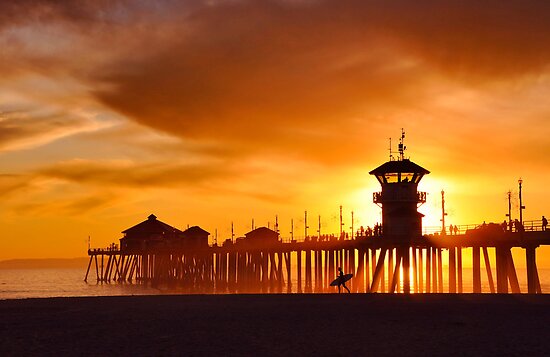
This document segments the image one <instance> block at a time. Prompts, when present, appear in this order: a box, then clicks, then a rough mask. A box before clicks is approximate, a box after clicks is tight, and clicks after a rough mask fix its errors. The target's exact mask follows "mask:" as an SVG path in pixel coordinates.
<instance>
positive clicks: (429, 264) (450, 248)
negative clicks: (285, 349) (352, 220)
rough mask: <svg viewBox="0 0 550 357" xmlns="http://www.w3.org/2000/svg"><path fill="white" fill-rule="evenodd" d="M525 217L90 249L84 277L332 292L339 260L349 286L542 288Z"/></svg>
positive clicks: (536, 232)
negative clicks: (404, 230)
mask: <svg viewBox="0 0 550 357" xmlns="http://www.w3.org/2000/svg"><path fill="white" fill-rule="evenodd" d="M530 223H532V225H531V226H530V227H529V228H530V230H526V231H525V232H510V231H506V232H505V231H497V228H498V227H497V226H496V225H495V226H493V225H487V226H486V227H483V226H482V225H479V226H478V228H474V229H468V230H466V231H465V232H464V233H462V234H457V235H447V236H442V235H439V234H430V235H425V236H422V237H421V238H419V239H415V240H413V241H411V242H410V244H408V245H402V244H399V243H398V242H388V241H386V240H385V239H384V237H383V236H378V237H374V236H371V237H368V236H355V237H353V239H338V238H337V237H335V236H331V238H332V239H327V240H323V241H319V240H318V237H308V238H307V239H306V240H303V241H292V242H283V241H281V240H278V241H276V242H271V243H270V244H263V242H261V241H260V242H248V241H246V238H244V239H242V240H240V241H237V242H234V243H233V242H231V241H226V242H225V243H224V244H223V245H222V246H216V245H213V246H208V247H206V248H196V249H190V248H173V247H156V248H151V249H146V251H126V252H125V251H124V250H121V249H111V248H107V249H91V250H90V251H89V252H88V253H89V256H90V260H89V264H88V269H87V272H86V280H87V279H88V276H89V273H90V270H91V268H92V267H93V268H94V269H93V270H94V271H95V276H96V278H97V281H98V282H105V283H110V282H119V283H123V282H124V283H132V282H134V283H144V284H150V285H151V286H158V287H167V288H174V289H180V290H182V291H187V292H195V293H258V292H261V293H282V292H297V293H312V292H316V293H323V292H335V289H334V287H330V286H329V284H330V282H331V281H332V279H334V278H335V276H336V271H337V268H338V267H342V268H343V270H344V271H346V272H352V273H353V274H354V279H352V280H351V281H350V286H349V288H350V290H351V291H352V292H362V293H374V292H387V293H399V292H401V293H410V292H414V293H443V292H446V293H447V292H448V293H481V281H482V274H484V275H485V276H486V279H487V281H488V283H489V287H490V292H492V293H508V292H512V293H529V294H537V293H542V291H541V286H540V281H539V278H538V272H537V264H536V248H537V247H539V246H541V245H550V231H543V230H542V225H541V224H540V222H535V221H533V222H530ZM264 229H266V230H267V228H265V227H264ZM461 229H462V228H461ZM512 248H521V249H522V250H523V251H524V252H525V263H526V267H527V269H526V270H527V277H526V279H527V291H521V290H520V286H519V282H518V276H517V271H516V268H515V266H516V263H515V262H514V259H513V257H512V253H511V249H512ZM444 251H445V252H446V253H447V254H445V258H446V259H445V260H443V258H442V257H443V254H442V253H443V252H444ZM465 251H469V252H470V255H471V261H470V263H471V267H472V268H471V273H472V274H473V276H472V282H473V284H472V290H471V291H466V290H465V289H464V288H463V274H464V269H463V265H464V263H465V260H464V259H463V255H465V254H464V252H465ZM490 254H491V255H492V257H494V259H490ZM491 260H493V261H496V266H495V267H492V266H491V263H490V261H491ZM293 284H295V286H293Z"/></svg>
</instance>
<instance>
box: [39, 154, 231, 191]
mask: <svg viewBox="0 0 550 357" xmlns="http://www.w3.org/2000/svg"><path fill="white" fill-rule="evenodd" d="M230 174H231V169H230V168H228V167H227V166H218V165H216V164H215V163H205V162H202V163H188V164H179V163H139V164H136V163H131V162H123V161H89V160H72V161H69V162H64V163H59V164H56V165H51V166H49V167H45V168H43V169H40V170H38V171H37V175H38V176H40V177H42V178H51V179H58V180H63V181H67V182H71V183H76V184H82V185H93V186H96V187H97V186H99V187H101V186H105V187H128V188H134V189H140V188H141V189H146V188H151V187H154V188H162V187H178V186H179V187H181V186H185V185H186V184H193V187H195V186H200V185H201V184H205V183H208V182H212V181H216V180H217V179H219V178H220V177H226V178H227V175H230Z"/></svg>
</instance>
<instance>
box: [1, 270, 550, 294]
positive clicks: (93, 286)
mask: <svg viewBox="0 0 550 357" xmlns="http://www.w3.org/2000/svg"><path fill="white" fill-rule="evenodd" d="M85 272H86V271H85V269H0V300H5V299H26V298H47V297H68V296H117V295H161V294H171V293H174V291H166V290H161V289H155V288H151V287H146V286H143V285H140V284H128V283H125V284H119V283H110V284H105V283H103V284H102V283H99V284H98V283H96V282H95V281H93V280H94V279H93V277H92V279H90V280H91V282H88V283H86V282H84V281H83V279H84V274H85ZM538 272H539V279H540V283H541V288H542V292H543V293H546V294H548V293H550V269H540V268H539V271H538ZM445 273H446V272H445ZM481 273H482V290H483V292H484V293H489V292H490V290H489V283H488V280H487V274H486V273H485V271H484V270H482V272H481ZM517 275H518V280H519V283H520V289H521V292H522V293H525V292H526V291H527V278H526V276H527V274H526V270H525V269H521V268H518V269H517ZM303 276H304V275H303ZM493 279H496V277H495V271H494V270H493ZM443 280H444V292H447V291H448V286H447V285H446V282H447V277H446V276H444V278H443ZM302 284H303V285H305V284H304V283H302ZM495 284H496V280H495ZM296 286H297V281H296V280H295V279H293V282H292V287H293V292H296V291H295V289H296ZM285 289H286V285H285ZM463 289H464V292H471V291H472V270H471V269H468V268H465V269H463ZM285 291H286V290H285ZM335 292H336V289H335ZM176 293H177V292H176Z"/></svg>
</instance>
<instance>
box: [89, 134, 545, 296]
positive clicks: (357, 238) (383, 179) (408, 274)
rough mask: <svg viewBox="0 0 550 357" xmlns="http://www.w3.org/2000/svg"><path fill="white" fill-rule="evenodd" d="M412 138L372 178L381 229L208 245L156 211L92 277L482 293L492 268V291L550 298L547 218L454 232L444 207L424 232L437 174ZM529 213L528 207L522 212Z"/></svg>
mask: <svg viewBox="0 0 550 357" xmlns="http://www.w3.org/2000/svg"><path fill="white" fill-rule="evenodd" d="M403 139H404V133H403V134H402V137H401V140H400V142H399V150H398V152H397V154H398V157H397V158H394V157H393V156H392V153H391V149H390V160H389V161H388V162H386V163H384V164H383V165H381V166H379V167H377V168H376V169H374V170H372V171H371V172H370V174H371V175H374V176H375V177H376V179H377V180H378V181H379V183H380V185H381V188H382V190H381V192H375V193H374V194H373V202H374V203H376V204H378V205H379V206H381V208H382V224H381V225H377V226H376V227H375V229H374V230H371V229H367V230H363V229H361V230H359V231H358V232H357V233H356V234H354V235H352V236H346V235H345V234H342V232H340V234H339V235H318V236H307V235H306V237H305V238H304V239H302V240H296V239H294V238H292V239H291V240H290V241H283V240H282V239H281V238H280V236H279V233H278V232H277V229H276V228H275V230H272V229H269V228H267V227H258V228H256V229H253V230H252V231H250V232H248V233H246V234H245V236H244V237H242V238H237V239H236V240H233V237H232V238H229V239H227V240H225V241H224V242H223V243H222V244H220V245H218V244H217V243H215V244H213V245H209V244H208V236H209V234H210V233H208V232H207V231H205V230H203V229H201V228H200V227H197V226H194V227H191V228H188V229H187V230H185V231H181V230H178V229H176V228H174V227H172V226H170V225H168V224H166V223H164V222H161V221H160V220H158V219H157V217H156V216H154V215H150V216H149V217H148V219H147V220H145V221H143V222H141V223H139V224H138V225H136V226H134V227H131V228H129V229H127V230H125V231H124V232H123V234H124V237H123V238H121V239H120V247H119V246H117V245H115V244H113V245H111V246H110V247H109V248H106V249H90V250H89V251H88V255H89V256H90V260H89V264H88V269H87V271H86V277H85V279H84V280H86V281H87V279H88V276H89V273H90V269H91V267H92V265H93V266H94V267H95V275H96V278H97V281H98V282H105V283H110V282H121V283H122V282H136V283H142V284H149V285H151V286H154V287H161V288H164V287H165V288H168V289H177V290H180V291H184V292H189V293H282V292H299V293H312V292H317V293H322V292H335V289H334V287H331V286H330V282H331V281H332V280H333V279H334V278H336V276H337V273H338V272H337V268H338V267H342V269H343V271H345V272H346V273H351V274H353V275H354V278H353V279H351V280H350V281H349V288H350V290H351V291H352V292H362V293H363V292H365V293H375V292H388V293H396V292H402V293H411V292H414V293H443V292H448V293H466V292H472V293H481V292H482V284H481V282H482V270H484V271H485V274H486V279H487V281H488V284H489V289H490V292H492V293H508V292H512V293H522V292H523V293H529V294H537V293H539V294H540V293H542V290H541V285H540V280H539V277H538V271H537V264H536V249H537V248H538V247H539V246H541V245H550V231H549V230H547V229H546V225H547V222H545V219H544V217H543V219H541V220H540V221H523V218H522V216H521V214H520V217H521V218H520V220H519V221H516V223H515V224H512V221H511V217H510V216H509V218H510V220H509V222H508V224H507V223H506V222H504V223H502V224H494V223H489V224H486V223H485V222H483V223H481V224H476V225H466V226H461V225H455V226H453V229H452V230H449V232H448V233H449V234H447V231H446V227H445V223H444V218H445V210H444V207H443V213H442V215H443V220H442V221H443V227H442V228H441V229H439V230H438V231H433V232H426V231H425V230H424V231H423V227H422V217H423V215H422V214H421V213H419V212H418V210H417V209H418V207H419V206H420V205H422V204H423V203H425V202H426V193H425V192H419V191H418V190H417V186H418V183H419V182H420V180H421V179H422V177H423V176H424V175H426V174H429V173H430V172H429V171H428V170H426V169H424V168H422V167H421V166H419V165H417V164H415V163H414V162H412V161H410V160H409V159H407V158H405V155H404V152H405V146H404V144H403ZM520 194H521V181H520ZM442 202H444V197H443V192H442ZM523 208H524V206H522V204H521V202H520V213H521V211H522V210H523ZM306 214H307V213H306ZM306 217H307V216H306ZM306 232H307V231H306ZM512 248H520V249H523V250H524V251H525V262H526V268H527V269H526V271H527V277H526V280H527V290H526V291H521V290H520V284H519V280H518V275H517V274H518V273H517V269H516V262H514V258H513V256H512ZM443 251H446V252H447V253H446V254H445V258H446V259H444V255H443ZM465 251H471V266H472V269H471V271H472V272H471V274H472V290H471V291H465V289H464V286H463V281H464V279H463V278H464V275H463V274H464V269H463V264H464V262H465V259H464V258H463V255H464V252H465ZM493 252H494V253H493ZM490 254H494V257H495V259H494V261H495V262H496V264H495V265H496V266H495V267H491V260H492V259H490V258H491V257H490ZM482 266H484V269H482ZM493 270H495V273H496V274H495V275H493ZM495 282H496V284H495ZM294 283H296V286H293V284H294ZM445 286H446V287H447V289H445V288H444V287H445Z"/></svg>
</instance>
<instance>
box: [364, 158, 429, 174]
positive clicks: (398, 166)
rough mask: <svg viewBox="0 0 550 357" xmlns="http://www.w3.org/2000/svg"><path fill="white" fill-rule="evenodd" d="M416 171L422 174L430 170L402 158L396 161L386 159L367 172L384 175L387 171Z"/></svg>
mask: <svg viewBox="0 0 550 357" xmlns="http://www.w3.org/2000/svg"><path fill="white" fill-rule="evenodd" d="M399 172H407V173H418V174H422V175H426V174H429V173H430V171H428V170H426V169H425V168H423V167H422V166H420V165H417V164H415V163H414V162H412V161H411V160H409V159H403V160H398V161H388V162H386V163H385V164H382V165H380V166H378V167H377V168H375V169H374V170H372V171H371V172H369V174H370V175H384V174H388V173H399Z"/></svg>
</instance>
